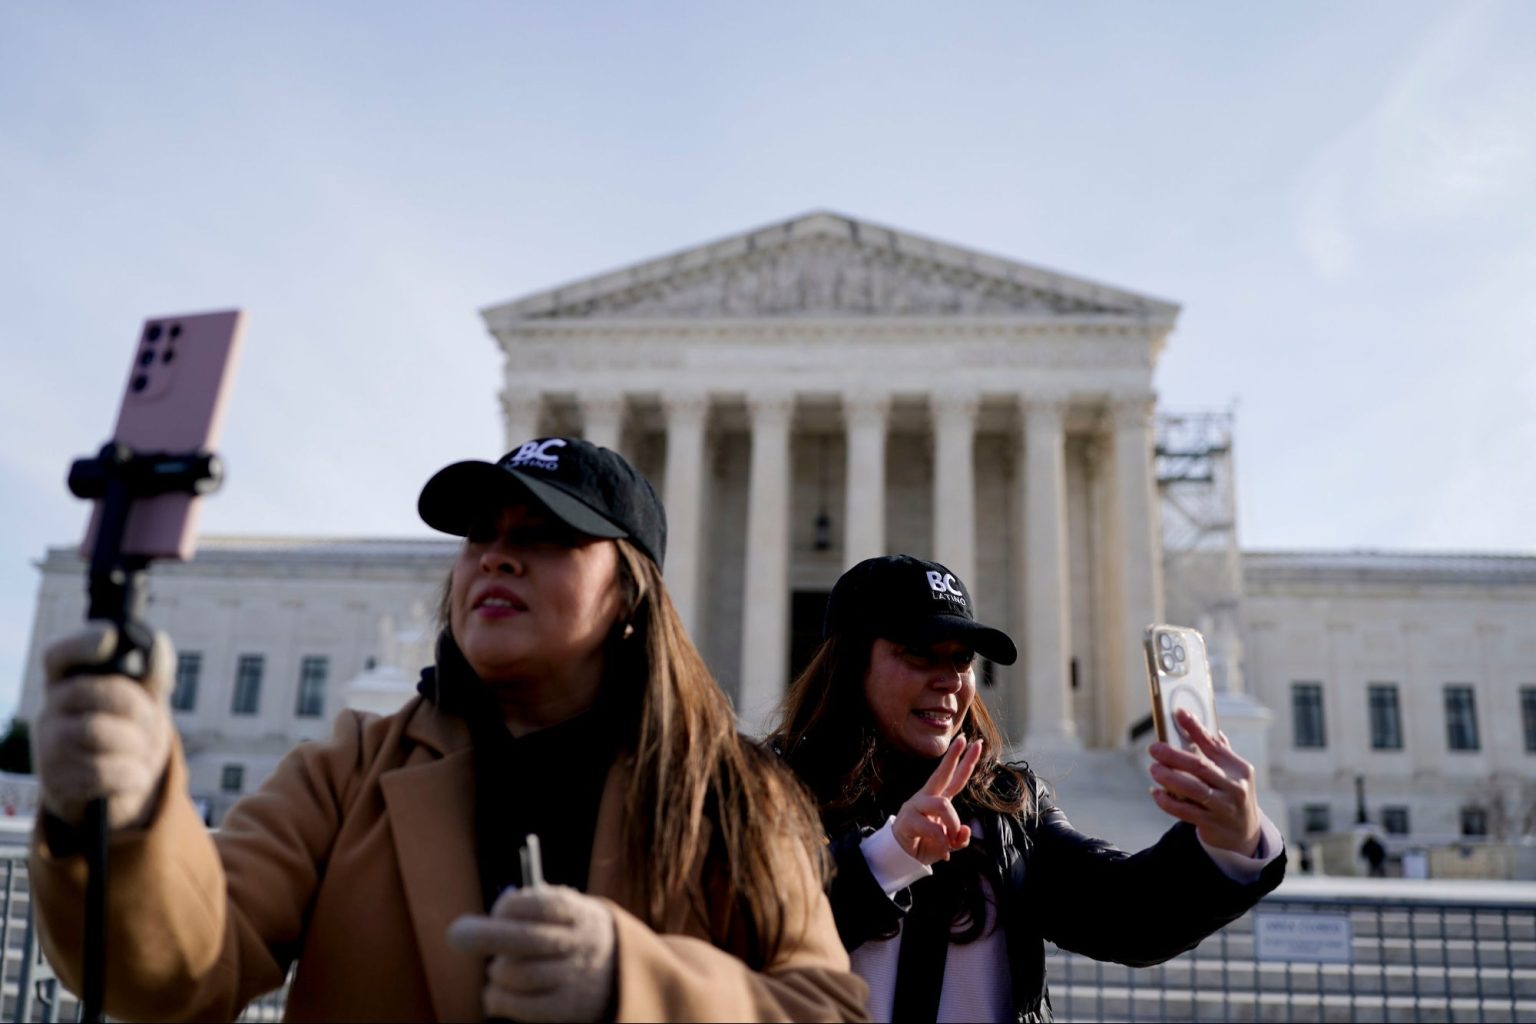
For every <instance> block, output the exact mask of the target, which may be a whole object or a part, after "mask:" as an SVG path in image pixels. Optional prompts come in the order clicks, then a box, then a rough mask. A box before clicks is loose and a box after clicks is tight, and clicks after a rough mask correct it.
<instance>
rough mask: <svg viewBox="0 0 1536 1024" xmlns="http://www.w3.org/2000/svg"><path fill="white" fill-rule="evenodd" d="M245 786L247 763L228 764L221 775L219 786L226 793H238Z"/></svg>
mask: <svg viewBox="0 0 1536 1024" xmlns="http://www.w3.org/2000/svg"><path fill="white" fill-rule="evenodd" d="M244 786H245V765H243V764H227V765H225V766H224V771H223V773H222V774H221V775H220V776H219V788H220V789H222V790H223V791H224V792H226V793H238V792H240V790H241V789H242V788H243V787H244Z"/></svg>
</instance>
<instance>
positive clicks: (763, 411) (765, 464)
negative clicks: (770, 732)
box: [736, 394, 795, 735]
mask: <svg viewBox="0 0 1536 1024" xmlns="http://www.w3.org/2000/svg"><path fill="white" fill-rule="evenodd" d="M747 404H748V408H749V410H750V412H751V416H752V461H751V468H750V471H749V473H750V476H749V480H748V488H749V490H748V506H747V573H746V587H745V592H744V594H743V600H742V607H743V621H742V630H741V634H742V643H741V694H740V698H739V699H738V700H737V702H736V712H737V717H738V718H739V719H740V721H741V726H742V728H743V729H744V730H745V731H746V732H748V733H751V734H753V735H762V734H763V733H764V731H765V730H766V727H767V725H768V723H769V720H770V719H771V717H772V715H773V712H774V710H775V708H777V706H778V703H779V700H780V698H781V697H782V696H783V693H784V688H785V686H786V685H787V684H788V682H789V509H790V493H789V491H790V479H791V478H790V465H789V430H790V425H791V422H792V421H793V419H794V409H795V400H794V396H793V395H789V394H759V395H754V396H752V397H751V398H749V399H748V403H747Z"/></svg>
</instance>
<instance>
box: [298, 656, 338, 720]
mask: <svg viewBox="0 0 1536 1024" xmlns="http://www.w3.org/2000/svg"><path fill="white" fill-rule="evenodd" d="M329 671H330V661H329V659H327V658H323V657H319V656H315V655H312V656H310V657H307V658H305V659H304V660H303V661H302V662H300V663H299V695H298V698H297V699H296V700H295V701H294V704H293V713H294V714H295V715H298V716H299V717H300V718H319V717H320V715H321V714H322V713H324V710H325V677H326V675H327V674H328V673H329Z"/></svg>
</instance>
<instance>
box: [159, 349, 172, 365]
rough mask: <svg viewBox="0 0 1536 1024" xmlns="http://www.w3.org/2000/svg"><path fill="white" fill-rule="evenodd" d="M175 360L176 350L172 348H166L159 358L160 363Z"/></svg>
mask: <svg viewBox="0 0 1536 1024" xmlns="http://www.w3.org/2000/svg"><path fill="white" fill-rule="evenodd" d="M175 358H176V350H175V349H173V348H170V347H167V348H166V350H165V353H164V354H163V355H161V356H160V361H161V362H162V363H169V362H170V361H171V360H172V359H175Z"/></svg>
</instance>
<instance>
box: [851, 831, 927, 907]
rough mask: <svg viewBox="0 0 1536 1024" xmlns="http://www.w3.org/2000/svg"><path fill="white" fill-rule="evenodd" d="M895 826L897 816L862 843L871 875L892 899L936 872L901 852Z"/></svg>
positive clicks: (861, 848)
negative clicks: (893, 828)
mask: <svg viewBox="0 0 1536 1024" xmlns="http://www.w3.org/2000/svg"><path fill="white" fill-rule="evenodd" d="M895 822H896V818H895V817H894V816H892V817H889V818H887V819H885V824H884V825H881V826H880V830H879V831H878V832H871V833H870V834H869V835H867V836H865V837H864V838H863V839H862V840H860V842H859V850H860V852H862V853H863V854H864V862H865V863H866V864H868V865H869V873H870V874H872V875H874V876H875V881H876V882H877V883H879V885H880V889H881V891H883V892H884V893H885V894H886V895H887V896H889V897H890V898H891V899H895V898H896V894H897V893H899V892H901V890H903V889H905V888H906V887H907V886H909V885H911V884H912V883H913V882H915V881H917V880H918V879H919V878H927V877H928V876H929V875H931V874H933V868H931V867H929V866H928V865H927V864H924V863H923V862H922V861H920V860H918V859H917V858H916V857H914V856H912V855H911V854H910V853H908V852H907V851H906V850H903V849H902V848H901V844H900V843H898V842H897V841H896V833H895V831H893V830H892V828H891V826H892V825H893V824H895Z"/></svg>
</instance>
